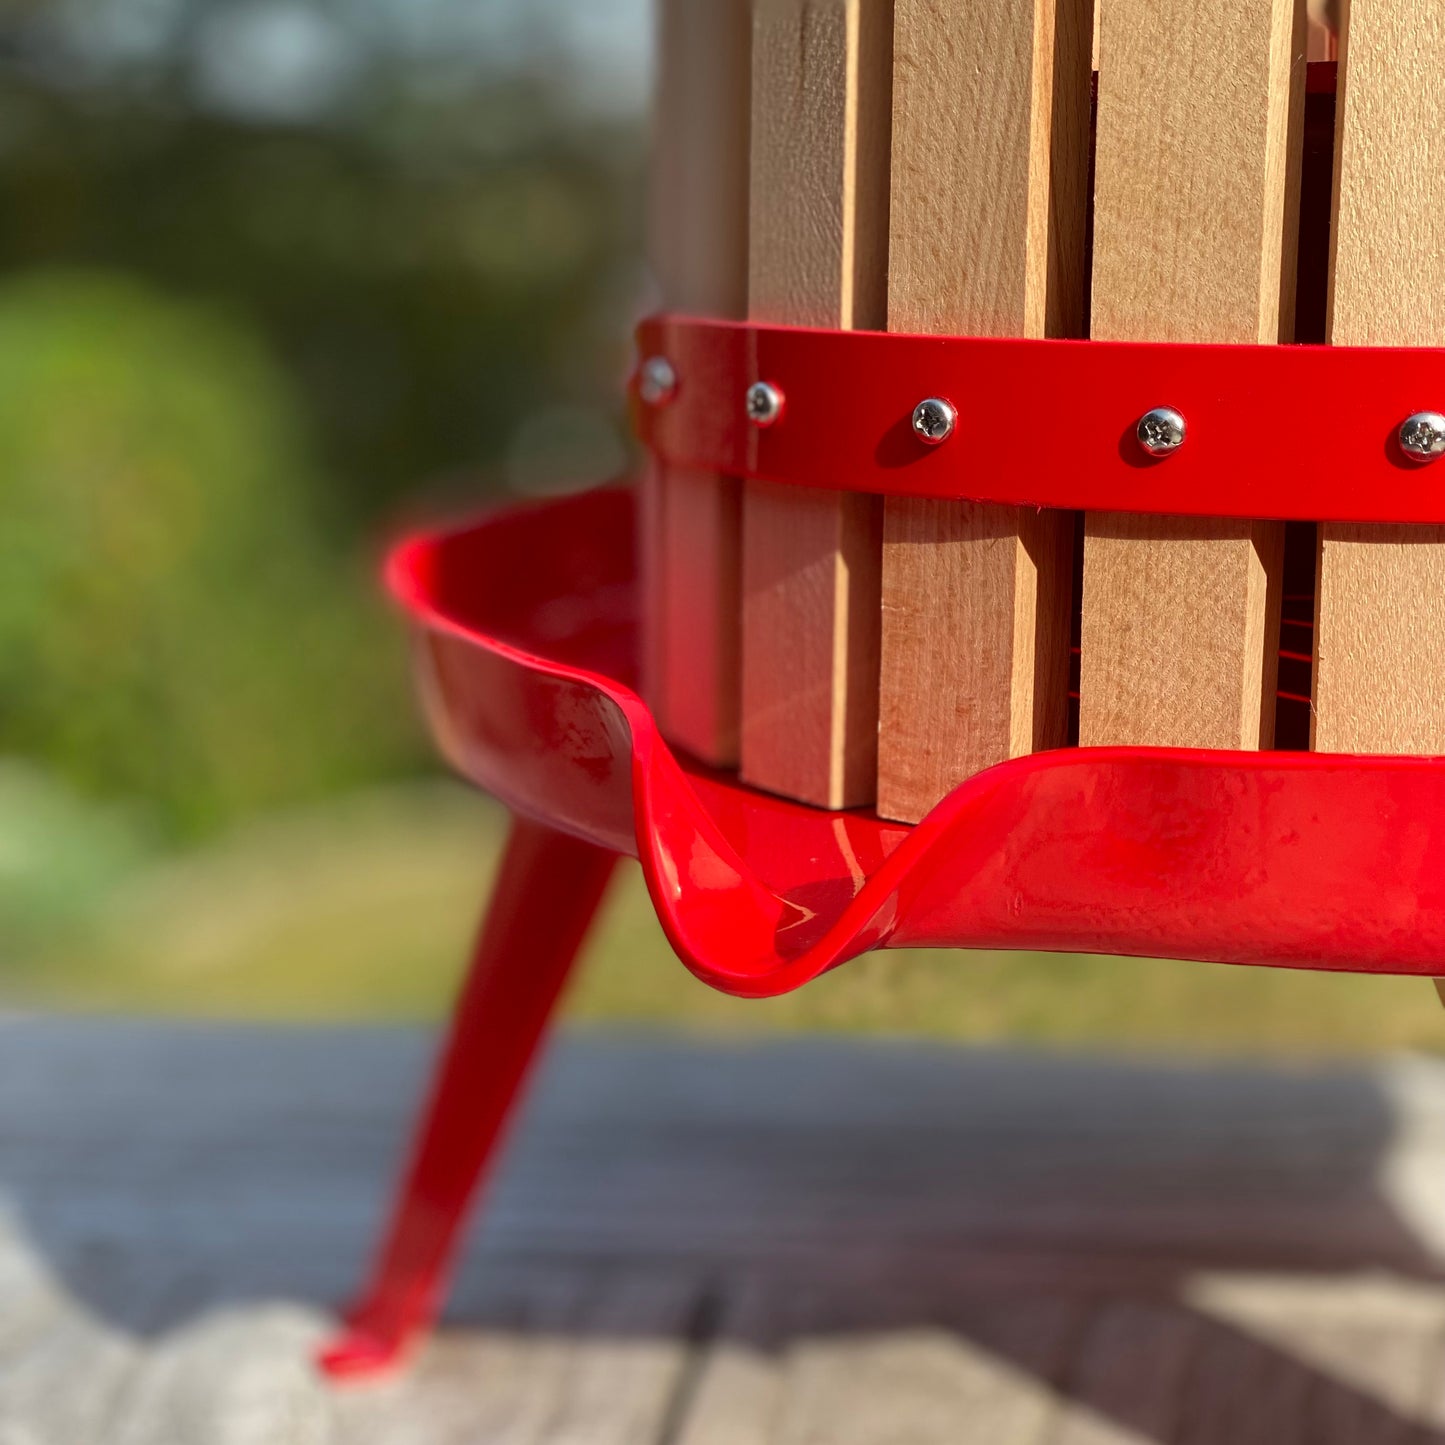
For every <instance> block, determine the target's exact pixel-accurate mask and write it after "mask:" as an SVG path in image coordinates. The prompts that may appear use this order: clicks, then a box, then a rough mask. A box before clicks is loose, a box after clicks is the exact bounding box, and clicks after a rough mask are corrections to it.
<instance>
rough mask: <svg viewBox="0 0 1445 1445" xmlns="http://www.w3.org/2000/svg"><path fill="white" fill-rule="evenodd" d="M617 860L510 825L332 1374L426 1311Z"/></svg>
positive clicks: (412, 1327) (423, 1318) (403, 1343)
mask: <svg viewBox="0 0 1445 1445" xmlns="http://www.w3.org/2000/svg"><path fill="white" fill-rule="evenodd" d="M616 861H617V857H616V854H614V853H609V852H607V851H606V850H605V849H601V848H594V847H592V846H590V845H589V844H587V843H583V842H580V841H578V840H577V839H575V838H569V837H566V836H565V835H563V834H561V833H557V832H554V831H553V830H552V829H550V828H544V827H540V826H539V825H537V824H536V823H532V822H527V821H518V822H517V823H516V824H515V825H514V827H513V829H512V836H511V838H510V839H509V840H508V843H507V851H506V855H505V857H504V859H503V861H502V867H501V871H500V872H499V874H498V876H497V882H496V884H495V886H494V888H493V891H492V897H491V901H490V903H489V904H488V907H487V913H486V917H485V919H484V920H483V923H482V927H481V931H480V932H479V934H478V936H477V943H476V947H475V949H474V950H473V952H472V964H471V969H470V971H469V973H468V976H467V981H466V985H465V987H464V988H463V990H462V995H461V998H460V999H458V1001H457V1006H456V1010H455V1012H454V1014H453V1017H452V1023H451V1028H450V1031H449V1033H448V1036H447V1039H446V1045H445V1047H444V1048H443V1050H442V1055H441V1059H440V1061H439V1063H438V1066H437V1070H436V1076H435V1078H434V1079H433V1081H432V1087H431V1094H430V1097H429V1098H428V1099H427V1102H426V1105H425V1107H424V1109H423V1111H422V1117H421V1121H420V1124H419V1127H418V1130H417V1133H416V1137H415V1141H414V1143H413V1146H412V1157H411V1161H410V1163H409V1165H408V1167H407V1169H406V1172H405V1174H403V1176H402V1179H401V1183H400V1187H399V1189H398V1191H397V1198H396V1203H395V1206H394V1208H393V1210H392V1218H391V1222H390V1225H389V1227H388V1229H387V1232H386V1235H385V1237H384V1239H383V1240H382V1244H381V1248H380V1249H379V1250H378V1252H377V1256H376V1259H375V1261H374V1263H373V1266H372V1274H371V1279H370V1281H369V1283H368V1284H367V1286H366V1288H365V1290H364V1291H363V1293H362V1296H361V1299H360V1301H359V1302H358V1303H357V1304H356V1305H355V1306H354V1307H353V1308H352V1309H351V1310H349V1311H348V1312H347V1316H346V1323H345V1325H344V1326H343V1328H342V1330H341V1332H340V1333H339V1334H338V1336H337V1337H336V1338H335V1339H334V1340H332V1341H330V1342H329V1343H328V1344H327V1345H325V1346H324V1347H323V1349H322V1350H321V1352H320V1355H319V1356H318V1359H317V1364H318V1365H319V1367H320V1368H321V1369H322V1370H323V1371H324V1372H325V1373H326V1374H327V1375H328V1376H330V1377H331V1378H332V1379H335V1380H348V1379H368V1378H371V1377H373V1376H375V1375H378V1374H381V1373H384V1372H385V1371H386V1370H388V1369H390V1368H392V1367H393V1366H395V1365H396V1364H398V1363H400V1362H401V1360H402V1359H403V1358H404V1357H405V1355H406V1352H407V1351H408V1349H409V1348H410V1347H411V1345H412V1344H413V1343H414V1342H415V1340H416V1339H417V1338H418V1336H419V1335H420V1334H421V1333H422V1332H423V1331H424V1330H426V1329H427V1328H428V1327H429V1326H430V1325H431V1323H432V1321H433V1319H434V1318H435V1317H436V1313H437V1310H438V1307H439V1305H440V1303H441V1297H442V1293H443V1291H444V1289H445V1287H446V1282H447V1278H448V1276H449V1274H450V1269H451V1264H452V1260H453V1258H454V1256H455V1253H456V1248H457V1244H458V1243H459V1241H460V1238H461V1232H462V1229H463V1228H464V1227H465V1225H466V1221H467V1217H468V1215H469V1214H470V1212H471V1210H472V1208H473V1206H474V1205H475V1203H476V1200H477V1194H478V1190H479V1186H480V1185H481V1184H482V1183H483V1182H484V1180H485V1177H486V1174H487V1171H488V1168H489V1167H490V1165H491V1164H492V1162H493V1161H494V1160H495V1158H496V1155H497V1152H498V1146H499V1144H500V1143H501V1141H502V1138H503V1135H504V1132H505V1129H506V1126H507V1122H508V1120H509V1118H510V1116H511V1112H512V1107H513V1105H514V1103H515V1101H516V1099H517V1096H518V1094H519V1092H520V1090H521V1087H522V1085H523V1083H524V1081H525V1079H526V1075H527V1072H528V1070H529V1068H530V1066H531V1063H532V1060H533V1059H534V1057H535V1056H536V1052H537V1045H538V1043H539V1041H540V1040H541V1038H542V1035H543V1033H544V1031H545V1030H546V1027H547V1021H548V1019H549V1018H550V1016H551V1014H552V1011H553V1008H554V1007H555V1005H556V1002H557V997H558V994H559V993H560V992H561V990H562V986H563V984H564V983H565V982H566V980H567V975H568V974H569V973H570V972H571V969H572V964H573V962H574V961H575V959H576V957H577V950H578V947H579V945H580V944H581V942H582V939H583V936H584V935H585V933H586V931H587V927H588V925H589V924H590V923H591V921H592V916H593V914H594V913H595V912H596V909H597V904H598V902H599V901H600V899H601V897H602V893H603V890H604V889H605V888H606V886H607V880H608V878H609V877H610V876H611V873H612V869H613V865H614V864H615V863H616Z"/></svg>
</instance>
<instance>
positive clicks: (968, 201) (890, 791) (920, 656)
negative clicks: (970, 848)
mask: <svg viewBox="0 0 1445 1445" xmlns="http://www.w3.org/2000/svg"><path fill="white" fill-rule="evenodd" d="M1091 39H1092V3H1091V0H898V5H897V17H896V24H895V29H894V93H893V168H892V215H891V221H890V234H889V276H888V282H889V284H888V325H889V327H890V329H892V330H894V331H912V332H944V333H961V334H967V335H975V336H1076V335H1079V334H1080V333H1081V332H1082V329H1083V318H1084V223H1085V199H1086V192H1087V185H1088V141H1089V52H1090V45H1091ZM949 399H950V400H951V401H953V402H954V403H955V405H957V406H959V407H960V408H961V415H962V433H963V434H962V435H961V436H960V437H959V438H958V439H957V440H956V442H954V443H950V445H966V444H967V440H966V435H967V430H968V428H969V426H970V425H971V424H972V423H973V422H974V420H975V419H974V418H971V417H969V416H968V398H967V397H955V398H949ZM919 400H922V398H921V397H920V398H919ZM1017 424H1018V425H1019V426H1020V428H1021V429H1022V428H1024V427H1026V425H1027V422H1026V419H1024V418H1019V419H1018V422H1017ZM1021 444H1025V445H1026V444H1027V443H1021ZM1073 528H1074V517H1073V515H1072V514H1071V513H1056V512H1044V513H1040V512H1038V511H1036V510H1034V509H1031V508H1030V509H1024V510H1020V509H1019V508H1016V507H997V506H985V505H975V504H968V503H951V502H934V501H925V500H920V499H916V498H890V499H889V500H888V502H887V503H886V505H885V508H884V526H883V649H882V685H881V696H880V724H879V766H878V807H879V811H880V812H882V813H884V814H885V815H886V816H887V817H890V818H900V819H903V820H905V821H909V822H914V821H917V820H918V819H919V818H921V817H922V816H923V815H924V813H926V812H927V811H928V810H929V809H930V808H931V807H932V806H933V805H934V804H935V803H937V802H938V800H939V799H940V798H942V797H943V796H944V794H946V793H947V792H948V791H949V790H950V789H951V788H953V787H954V786H955V785H956V784H958V783H959V782H961V781H962V780H963V779H964V778H966V777H968V776H970V775H971V774H973V773H976V772H978V771H980V770H981V769H983V768H986V767H989V766H991V765H992V764H994V763H997V762H1001V761H1002V760H1003V759H1004V758H1008V757H1016V756H1017V755H1019V754H1020V753H1025V752H1031V751H1034V750H1036V749H1039V748H1047V747H1059V746H1062V745H1063V743H1064V742H1065V741H1066V740H1067V729H1068V670H1069V656H1068V648H1069V626H1068V622H1069V619H1068V608H1069V600H1070V573H1071V570H1072V566H1073Z"/></svg>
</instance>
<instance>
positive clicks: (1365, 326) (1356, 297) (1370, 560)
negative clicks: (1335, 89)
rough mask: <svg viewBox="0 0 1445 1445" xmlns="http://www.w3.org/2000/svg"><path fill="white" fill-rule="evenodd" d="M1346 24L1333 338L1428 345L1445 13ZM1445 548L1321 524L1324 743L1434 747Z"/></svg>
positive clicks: (1438, 320)
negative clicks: (1440, 57)
mask: <svg viewBox="0 0 1445 1445" xmlns="http://www.w3.org/2000/svg"><path fill="white" fill-rule="evenodd" d="M1344 20H1345V24H1344V35H1343V38H1342V45H1341V52H1340V70H1339V76H1340V79H1339V102H1338V107H1337V111H1336V125H1335V220H1334V230H1333V241H1334V253H1333V257H1332V261H1331V267H1330V306H1329V322H1328V331H1329V339H1330V341H1331V342H1333V343H1334V344H1335V345H1336V346H1367V345H1373V346H1438V345H1440V344H1441V342H1442V341H1445V176H1442V173H1441V148H1442V143H1445V142H1442V138H1445V70H1442V68H1441V66H1440V65H1439V64H1438V57H1439V55H1440V54H1441V52H1442V48H1445V10H1442V9H1441V7H1440V6H1438V5H1424V6H1422V5H1417V4H1414V3H1409V0H1369V3H1365V0H1359V3H1356V4H1352V5H1348V6H1346V7H1345V17H1344ZM1339 400H1340V403H1341V404H1344V405H1348V398H1340V399H1339ZM1418 405H1419V406H1421V407H1432V408H1439V407H1441V406H1445V403H1442V402H1441V401H1439V400H1437V399H1426V398H1422V399H1421V400H1420V401H1419V403H1418ZM1398 420H1399V421H1403V420H1404V416H1403V415H1402V416H1401V417H1400V418H1399V419H1398ZM1380 442H1381V445H1382V446H1384V445H1386V444H1387V438H1386V437H1383V436H1382V437H1381V439H1380ZM1442 544H1445V528H1442V527H1408V528H1407V527H1361V526H1340V525H1337V524H1326V525H1324V526H1322V527H1321V528H1320V557H1319V575H1318V586H1317V588H1316V616H1315V699H1314V701H1315V713H1314V746H1315V747H1316V748H1318V749H1319V750H1320V751H1322V752H1345V753H1349V752H1375V753H1426V754H1434V753H1441V752H1445V688H1442V687H1441V684H1440V658H1441V654H1442V647H1445V545H1442Z"/></svg>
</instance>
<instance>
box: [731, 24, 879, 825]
mask: <svg viewBox="0 0 1445 1445" xmlns="http://www.w3.org/2000/svg"><path fill="white" fill-rule="evenodd" d="M892 9H893V7H892V3H891V0H757V3H756V13H755V19H754V30H753V131H752V200H751V248H750V261H749V293H748V308H749V314H750V315H751V316H752V317H753V319H755V320H759V321H773V322H791V323H797V324H802V325H814V326H831V327H842V328H853V327H871V328H881V327H882V325H883V323H884V314H885V288H886V253H887V241H888V230H887V227H888V214H887V212H888V130H889V93H890V80H891V53H892ZM764 379H766V378H764ZM739 402H740V403H741V398H740V399H739ZM781 425H784V426H786V425H787V420H786V416H785V417H784V420H783V422H782V423H781ZM881 523H882V508H881V506H880V504H879V502H878V499H877V498H874V497H867V496H863V495H860V494H854V493H842V492H839V493H832V492H823V491H817V492H813V491H807V490H805V489H802V488H791V487H784V486H780V485H774V484H771V483H763V482H758V483H749V484H748V485H747V487H746V488H745V489H744V497H743V663H742V672H743V683H742V775H743V778H744V779H745V780H746V781H747V782H749V783H752V784H754V785H756V786H758V787H763V788H768V789H771V790H773V791H775V792H780V793H784V794H787V795H788V796H790V797H794V798H798V799H801V800H802V801H804V802H807V803H813V804H817V805H820V806H824V807H852V806H857V805H860V804H863V803H867V802H869V801H871V799H872V797H873V792H874V787H875V781H876V771H877V749H878V635H879V615H878V606H879V568H880V564H881Z"/></svg>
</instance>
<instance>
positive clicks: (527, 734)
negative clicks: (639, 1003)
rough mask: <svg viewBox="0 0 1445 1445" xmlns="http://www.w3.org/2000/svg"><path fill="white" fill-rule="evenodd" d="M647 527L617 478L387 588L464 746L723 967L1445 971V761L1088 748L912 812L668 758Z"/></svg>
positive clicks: (429, 691) (499, 526)
mask: <svg viewBox="0 0 1445 1445" xmlns="http://www.w3.org/2000/svg"><path fill="white" fill-rule="evenodd" d="M634 528H635V516H634V506H633V498H632V495H631V493H630V492H629V491H628V490H625V489H621V488H617V489H607V490H602V491H598V492H594V493H590V494H587V495H584V496H579V497H575V498H571V499H568V500H566V501H562V502H554V503H549V504H546V505H542V506H534V507H526V508H520V509H516V510H511V511H505V512H501V513H499V514H497V515H495V516H492V517H490V518H488V519H486V520H484V521H482V522H480V523H478V524H476V525H472V526H468V527H465V528H462V529H460V530H456V531H451V532H445V533H437V534H432V535H426V536H421V537H418V538H416V539H414V540H412V541H409V542H407V543H404V544H403V545H402V546H400V547H399V548H398V549H397V550H396V552H395V553H394V554H393V556H392V558H391V560H390V564H389V581H390V585H391V588H392V590H393V592H394V594H395V595H396V597H397V598H398V599H399V600H400V601H401V602H402V604H403V605H404V607H405V608H406V610H407V611H408V612H409V613H410V615H411V617H412V618H413V620H414V623H415V627H416V634H417V658H418V666H419V671H420V676H421V691H422V696H423V698H424V700H425V707H426V711H427V714H428V716H429V718H430V721H431V725H432V728H433V730H434V733H435V735H436V738H437V741H438V743H439V745H440V747H441V749H442V751H443V752H444V753H445V755H446V757H447V758H448V759H449V760H450V762H451V763H452V765H453V766H454V767H455V768H456V769H457V770H458V771H459V772H460V773H462V774H463V775H464V776H465V777H467V778H469V779H470V780H471V781H472V782H474V783H476V784H477V785H478V786H480V787H482V788H484V789H486V790H487V791H488V792H491V793H494V794H495V795H496V796H497V797H499V798H500V799H501V800H502V801H503V802H505V803H506V804H507V806H508V807H510V808H512V809H513V810H515V811H516V812H517V813H519V814H521V815H523V816H525V817H530V818H532V819H535V820H537V821H540V822H543V823H545V824H548V825H550V826H552V827H555V828H557V829H560V830H563V831H565V832H567V833H570V834H572V835H574V836H576V837H578V838H582V839H584V840H587V841H589V842H593V843H596V844H600V845H601V846H602V847H604V848H607V849H610V850H614V851H616V852H619V853H627V854H632V855H635V856H636V857H638V858H639V859H640V860H641V862H642V867H643V872H644V874H645V876H646V879H647V886H648V888H649V890H650V892H651V895H652V899H653V902H654V904H655V905H656V908H657V913H658V917H659V918H660V920H661V922H662V925H663V927H664V929H665V930H666V932H667V936H668V938H669V939H670V941H671V942H672V945H673V947H674V948H675V949H676V950H677V953H678V955H679V957H680V958H681V959H682V961H683V962H684V963H685V964H686V965H687V967H688V968H690V969H691V970H692V972H693V973H695V974H696V975H697V976H698V977H699V978H701V979H703V980H704V981H705V982H707V983H709V984H711V985H713V986H714V987H716V988H719V989H723V990H725V991H727V992H729V993H734V994H741V995H748V996H766V995H772V994H777V993H782V992H785V991H787V990H789V989H793V988H796V987H798V986H799V985H800V984H803V983H806V982H807V981H808V980H809V979H811V978H813V977H815V976H816V975H817V974H819V973H822V972H823V971H824V970H826V969H829V968H833V967H835V966H837V965H838V964H841V963H844V962H846V961H847V960H848V959H850V958H854V957H856V956H857V955H859V954H861V953H864V952H866V951H867V950H869V949H873V948H880V947H885V948H886V947H898V948H902V947H910V948H912V947H934V946H945V947H962V948H1029V949H1058V950H1063V951H1068V952H1080V953H1116V954H1135V955H1140V956H1146V957H1177V958H1198V959H1212V960H1217V961H1220V962H1226V963H1243V964H1269V965H1278V966H1284V967H1295V968H1318V969H1335V970H1350V971H1357V972H1368V973H1400V974H1424V975H1431V974H1436V973H1441V972H1445V867H1442V862H1445V761H1442V760H1438V759H1422V758H1382V757H1370V758H1346V757H1334V756H1328V755H1321V754H1311V753H1211V752H1188V751H1177V750H1167V749H1115V748H1108V749H1080V748H1070V749H1063V750H1060V751H1057V752H1049V753H1040V754H1036V755H1033V756H1031V757H1025V758H1020V759H1017V760H1015V761H1013V762H1008V763H1004V764H1001V765H1000V766H998V767H995V768H991V769H989V770H988V771H986V772H984V773H981V774H979V775H978V776H976V777H974V778H971V779H969V780H968V781H967V782H965V783H964V784H962V785H961V786H960V787H959V788H957V789H956V790H955V791H954V792H953V793H951V794H950V795H949V796H948V797H947V798H946V799H944V801H943V802H942V803H940V804H939V805H938V807H937V808H935V809H934V810H933V812H932V813H930V814H929V816H928V817H927V818H925V819H924V820H923V822H921V823H920V824H918V825H917V826H916V827H906V826H903V825H900V824H896V823H889V822H885V821H883V820H881V819H879V818H878V817H877V816H876V815H874V814H872V813H869V812H846V813H829V812H824V811H820V810H816V809H812V808H808V807H804V806H802V805H799V804H794V803H790V802H787V801H784V800H782V799H779V798H775V797H771V796H768V795H766V794H763V793H759V792H756V791H753V790H751V789H748V788H745V787H742V786H741V785H740V784H739V783H738V782H737V780H736V778H734V777H732V776H730V775H721V774H717V773H714V772H710V771H708V770H707V769H704V768H702V767H700V766H698V765H697V764H695V763H693V762H690V761H689V760H688V759H686V758H680V757H677V756H675V755H674V754H673V752H672V751H671V750H670V749H669V748H668V746H667V744H666V743H665V742H664V741H663V740H662V738H661V737H660V736H659V734H658V731H657V726H656V724H655V722H654V721H653V719H652V716H651V714H650V713H649V712H648V710H647V708H646V707H645V706H644V704H643V703H642V701H641V700H640V699H639V697H638V696H637V694H636V693H635V692H634V691H633V682H634V679H635V676H636V660H637V588H636V586H635V549H634Z"/></svg>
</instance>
